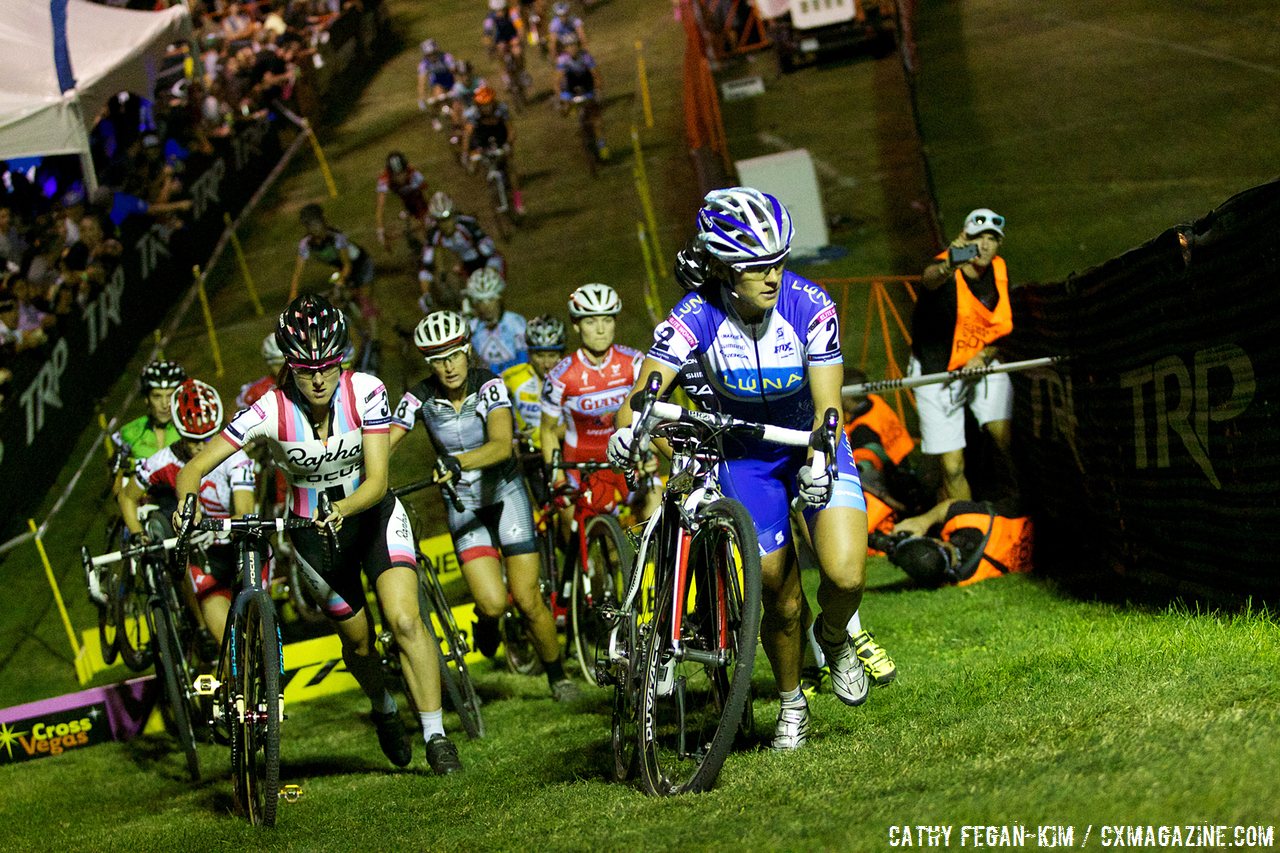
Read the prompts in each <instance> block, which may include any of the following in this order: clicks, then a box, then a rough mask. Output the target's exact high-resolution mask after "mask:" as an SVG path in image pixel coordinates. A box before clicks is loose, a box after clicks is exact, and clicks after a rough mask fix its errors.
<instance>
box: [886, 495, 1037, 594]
mask: <svg viewBox="0 0 1280 853" xmlns="http://www.w3.org/2000/svg"><path fill="white" fill-rule="evenodd" d="M930 530H934V531H937V532H936V535H934V536H930V535H928V533H929V531H930ZM873 538H874V540H875V541H872V542H871V544H872V545H873V546H874V547H878V548H880V549H881V550H883V551H885V552H886V553H888V554H889V560H890V561H891V562H892V563H893V564H894V565H896V566H898V567H899V568H901V569H902V570H903V571H904V572H906V573H907V574H908V575H909V576H910V577H911V578H912V580H914V581H915V582H916V583H918V584H920V585H921V586H928V587H935V586H942V585H944V584H955V585H957V586H968V585H969V584H975V583H977V582H978V581H983V580H987V579H988V578H996V577H1000V576H1001V575H1007V574H1022V573H1025V572H1029V571H1031V543H1032V525H1031V519H1029V518H1027V517H1025V516H1016V515H1012V514H1006V513H1004V512H1002V511H1001V510H1000V509H998V508H996V507H994V506H992V505H991V504H983V503H975V502H973V501H956V500H945V501H943V502H942V503H940V504H938V505H937V506H935V507H934V508H933V509H931V510H929V511H928V512H926V513H924V514H922V515H917V516H914V517H912V518H908V519H904V520H903V521H901V522H899V523H898V524H897V525H895V526H894V532H893V534H892V535H889V536H886V535H883V534H879V535H877V536H875V537H873Z"/></svg>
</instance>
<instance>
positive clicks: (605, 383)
mask: <svg viewBox="0 0 1280 853" xmlns="http://www.w3.org/2000/svg"><path fill="white" fill-rule="evenodd" d="M642 359H643V356H642V355H641V354H640V352H639V351H638V350H634V349H632V348H631V347H624V346H621V345H619V344H614V345H613V346H612V347H610V348H609V354H608V355H607V356H606V357H605V359H604V361H602V362H601V363H600V364H592V363H591V362H590V361H588V360H587V357H586V354H585V353H584V352H583V351H582V350H578V351H577V352H575V353H574V354H573V355H571V356H568V357H566V358H564V359H562V360H561V361H560V363H559V364H557V365H556V366H555V367H553V368H552V369H551V372H550V373H548V374H547V381H546V383H545V385H544V386H543V389H542V412H543V414H545V415H547V416H548V417H550V418H554V419H555V420H556V421H557V422H563V423H564V425H565V434H564V460H565V461H566V462H603V461H605V449H606V448H607V447H608V445H609V436H611V435H613V433H614V430H615V427H614V425H613V416H614V414H615V413H616V412H617V411H618V409H619V408H621V407H622V404H623V402H624V401H625V400H626V398H627V392H629V391H630V390H631V386H632V385H634V384H635V381H636V373H637V371H639V369H640V362H641V360H642Z"/></svg>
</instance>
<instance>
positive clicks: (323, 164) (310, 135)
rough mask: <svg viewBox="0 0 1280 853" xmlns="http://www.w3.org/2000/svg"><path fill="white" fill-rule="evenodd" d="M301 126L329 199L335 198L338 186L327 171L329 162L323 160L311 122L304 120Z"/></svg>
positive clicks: (331, 173)
mask: <svg viewBox="0 0 1280 853" xmlns="http://www.w3.org/2000/svg"><path fill="white" fill-rule="evenodd" d="M302 126H303V127H304V128H306V133H307V140H308V141H309V142H310V143H311V150H312V151H314V152H315V155H316V162H318V163H319V164H320V174H321V175H323V176H324V184H325V186H326V187H328V188H329V197H330V198H337V197H338V185H337V184H335V183H334V182H333V172H331V171H329V161H328V160H326V159H325V156H324V149H323V148H321V147H320V140H318V139H316V132H315V131H314V130H312V129H311V122H309V121H306V120H305V119H304V120H303V124H302Z"/></svg>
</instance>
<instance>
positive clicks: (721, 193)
mask: <svg viewBox="0 0 1280 853" xmlns="http://www.w3.org/2000/svg"><path fill="white" fill-rule="evenodd" d="M794 233H795V232H794V229H793V228H792V227H791V214H790V213H788V212H787V209H786V208H785V207H783V205H782V202H780V201H778V200H777V199H776V198H774V197H773V196H771V195H769V194H768V193H762V192H760V190H757V189H752V188H751V187H731V188H729V189H726V190H712V191H711V192H709V193H707V195H706V197H705V198H703V200H702V209H701V210H699V211H698V239H699V240H700V241H701V243H702V246H703V248H704V249H706V250H707V252H708V253H710V254H711V255H712V256H713V257H715V258H717V259H719V260H720V261H722V262H724V263H725V264H728V265H729V266H730V267H732V268H733V269H735V270H737V271H738V272H742V271H745V270H750V269H753V268H755V269H758V268H760V267H771V266H774V265H775V264H777V263H778V262H780V261H782V260H784V259H785V258H786V257H787V254H788V253H789V252H790V251H791V238H792V236H793V235H794Z"/></svg>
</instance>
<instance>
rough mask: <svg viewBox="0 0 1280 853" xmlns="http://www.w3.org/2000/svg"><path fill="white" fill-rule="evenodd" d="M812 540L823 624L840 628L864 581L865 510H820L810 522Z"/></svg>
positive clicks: (856, 602)
mask: <svg viewBox="0 0 1280 853" xmlns="http://www.w3.org/2000/svg"><path fill="white" fill-rule="evenodd" d="M813 544H814V550H815V551H816V552H817V554H818V567H819V569H821V574H822V580H821V581H820V582H819V583H818V608H819V610H820V611H821V612H822V614H823V620H822V621H823V624H824V625H831V626H840V627H841V628H843V626H845V625H847V624H849V618H850V617H851V616H853V614H854V611H856V610H857V609H858V606H859V605H860V604H861V603H862V590H863V588H864V587H865V586H866V584H867V514H866V513H865V512H863V511H862V510H860V509H855V508H853V507H828V508H827V509H824V510H822V511H821V512H819V513H818V515H817V518H816V519H814V522H813Z"/></svg>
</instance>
